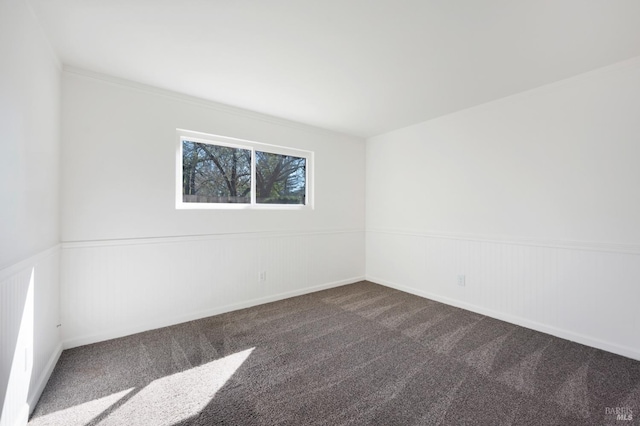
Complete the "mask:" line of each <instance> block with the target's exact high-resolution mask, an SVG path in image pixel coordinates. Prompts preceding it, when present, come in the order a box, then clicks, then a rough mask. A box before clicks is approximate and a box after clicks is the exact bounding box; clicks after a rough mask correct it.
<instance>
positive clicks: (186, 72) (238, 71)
mask: <svg viewBox="0 0 640 426" xmlns="http://www.w3.org/2000/svg"><path fill="white" fill-rule="evenodd" d="M30 3H31V4H32V6H33V8H34V11H35V12H36V15H37V16H38V18H39V19H40V21H41V23H42V25H43V27H44V30H45V32H46V33H47V35H48V37H49V38H50V40H51V42H52V44H53V45H54V48H55V49H56V50H57V52H58V54H59V55H60V58H61V59H62V61H63V62H64V63H65V64H66V65H70V66H73V67H79V68H83V69H87V70H91V71H96V72H101V73H105V74H109V75H112V76H116V77H121V78H125V79H129V80H133V81H137V82H141V83H145V84H149V85H153V86H157V87H161V88H164V89H169V90H174V91H177V92H181V93H185V94H188V95H193V96H197V97H200V98H204V99H209V100H213V101H217V102H221V103H225V104H229V105H233V106H237V107H241V108H246V109H249V110H253V111H258V112H262V113H266V114H270V115H274V116H278V117H283V118H287V119H290V120H295V121H299V122H302V123H308V124H312V125H315V126H320V127H324V128H328V129H332V130H336V131H341V132H345V133H350V134H354V135H359V136H372V135H377V134H380V133H384V132H387V131H390V130H394V129H397V128H400V127H404V126H407V125H410V124H413V123H417V122H420V121H424V120H427V119H430V118H434V117H437V116H440V115H443V114H447V113H450V112H453V111H457V110H460V109H463V108H467V107H470V106H473V105H477V104H480V103H483V102H487V101H490V100H493V99H497V98H501V97H504V96H507V95H510V94H514V93H518V92H521V91H523V90H527V89H531V88H534V87H537V86H540V85H543V84H546V83H551V82H554V81H557V80H560V79H563V78H566V77H570V76H573V75H576V74H579V73H582V72H585V71H589V70H592V69H595V68H599V67H602V66H605V65H609V64H612V63H614V62H617V61H621V60H624V59H628V58H631V57H635V56H640V1H638V0H521V1H514V0H317V1H311V0H55V1H52V0H30Z"/></svg>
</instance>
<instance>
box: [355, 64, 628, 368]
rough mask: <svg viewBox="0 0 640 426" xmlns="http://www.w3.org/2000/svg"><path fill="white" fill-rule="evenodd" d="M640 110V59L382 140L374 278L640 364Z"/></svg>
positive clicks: (376, 144) (372, 158)
mask: <svg viewBox="0 0 640 426" xmlns="http://www.w3.org/2000/svg"><path fill="white" fill-rule="evenodd" d="M638 111H640V59H636V60H632V61H627V62H625V63H620V64H617V65H614V66H611V67H608V68H605V69H601V70H598V71H595V72H592V73H589V74H585V75H581V76H577V77H574V78H571V79H568V80H565V81H562V82H559V83H556V84H553V85H549V86H545V87H542V88H539V89H536V90H533V91H529V92H525V93H522V94H518V95H515V96H512V97H509V98H505V99H502V100H498V101H495V102H491V103H488V104H485V105H482V106H478V107H475V108H471V109H468V110H465V111H461V112H458V113H455V114H451V115H448V116H445V117H441V118H438V119H435V120H431V121H427V122H423V123H420V124H417V125H414V126H411V127H407V128H404V129H401V130H397V131H394V132H391V133H388V134H384V135H380V136H377V137H374V138H371V139H370V140H369V141H368V142H367V172H366V176H367V180H366V186H367V190H366V200H367V204H366V215H367V219H366V223H367V277H368V278H369V279H371V280H373V281H376V282H380V283H385V284H388V285H391V286H395V287H399V288H403V289H406V290H409V291H413V292H415V293H419V294H423V295H427V296H429V297H433V298H436V299H440V300H444V301H447V302H448V303H452V304H457V305H460V306H464V307H467V308H470V309H472V310H477V311H480V312H485V313H489V314H490V315H493V316H497V317H501V318H505V319H508V320H510V321H513V322H517V323H521V324H524V325H527V326H530V327H533V328H538V329H541V330H544V331H547V332H551V333H552V334H556V335H561V336H563V337H567V338H570V339H573V340H578V341H581V342H583V343H587V344H590V345H593V346H598V347H602V348H604V349H607V350H611V351H613V352H617V353H622V354H625V355H627V356H632V357H635V358H640V335H639V334H638V333H637V330H638V329H639V328H640V320H639V319H638V316H637V315H634V312H637V309H638V303H640V285H638V284H639V281H640V221H638V218H639V217H640V197H638V196H637V193H638V188H637V185H638V182H640V167H638V159H639V158H640V120H639V119H638ZM458 274H466V280H467V284H466V286H465V287H460V286H457V285H456V277H457V275H458Z"/></svg>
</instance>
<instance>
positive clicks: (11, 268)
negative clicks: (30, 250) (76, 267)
mask: <svg viewBox="0 0 640 426" xmlns="http://www.w3.org/2000/svg"><path fill="white" fill-rule="evenodd" d="M60 247H61V244H60V243H58V244H56V245H54V246H51V247H49V248H47V249H44V250H41V251H39V252H37V253H35V254H32V255H30V256H28V257H25V258H23V259H22V260H19V261H17V262H14V263H10V264H8V265H7V266H5V267H4V268H2V269H0V281H4V280H5V279H6V278H8V277H10V276H12V275H15V274H17V273H19V272H21V271H23V270H24V269H27V268H31V267H33V265H35V264H36V263H39V262H41V261H42V260H43V259H46V258H47V257H49V256H51V255H53V254H55V252H56V251H57V250H58V249H60Z"/></svg>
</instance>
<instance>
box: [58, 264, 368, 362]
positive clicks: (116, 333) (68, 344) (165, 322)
mask: <svg viewBox="0 0 640 426" xmlns="http://www.w3.org/2000/svg"><path fill="white" fill-rule="evenodd" d="M363 280H364V276H358V277H352V278H348V279H345V280H340V281H334V282H330V283H326V284H320V285H317V286H313V287H307V288H303V289H299V290H293V291H287V292H284V293H279V294H275V295H272V296H266V297H259V298H256V299H251V300H248V301H245V302H239V303H233V304H230V305H225V306H220V307H216V308H212V309H207V310H203V311H198V312H192V313H189V314H185V315H179V316H175V317H173V318H158V319H157V320H155V321H150V322H146V323H144V324H138V325H135V326H131V327H125V328H119V329H114V330H110V331H106V332H101V333H97V334H91V335H86V336H82V337H76V338H73V339H69V340H65V341H63V342H62V344H63V348H64V349H71V348H75V347H77V346H84V345H89V344H92V343H96V342H102V341H105V340H110V339H116V338H119V337H124V336H129V335H131V334H136V333H141V332H143V331H149V330H154V329H157V328H162V327H168V326H171V325H176V324H181V323H183V322H188V321H193V320H197V319H201V318H206V317H210V316H214V315H220V314H224V313H227V312H232V311H237V310H240V309H245V308H250V307H252V306H257V305H262V304H265V303H270V302H275V301H278V300H283V299H288V298H290V297H295V296H301V295H303V294H308V293H314V292H316V291H320V290H326V289H329V288H333V287H340V286H343V285H347V284H353V283H356V282H358V281H363Z"/></svg>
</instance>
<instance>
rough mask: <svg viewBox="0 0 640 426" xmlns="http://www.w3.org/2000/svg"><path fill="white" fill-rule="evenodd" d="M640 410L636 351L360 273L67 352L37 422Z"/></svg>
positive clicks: (348, 420)
mask: <svg viewBox="0 0 640 426" xmlns="http://www.w3.org/2000/svg"><path fill="white" fill-rule="evenodd" d="M616 409H617V410H616ZM616 413H617V414H621V415H626V416H627V417H626V418H629V416H631V417H632V418H633V419H632V420H622V419H619V420H617V414H616ZM639 419H640V362H638V361H634V360H631V359H628V358H624V357H620V356H617V355H613V354H610V353H607V352H603V351H600V350H597V349H593V348H589V347H586V346H582V345H579V344H576V343H572V342H568V341H566V340H562V339H558V338H555V337H552V336H549V335H546V334H542V333H538V332H535V331H531V330H528V329H526V328H522V327H517V326H514V325H511V324H508V323H505V322H502V321H498V320H495V319H492V318H489V317H484V316H482V315H478V314H475V313H471V312H468V311H465V310H462V309H457V308H453V307H450V306H447V305H443V304H441V303H437V302H434V301H430V300H427V299H423V298H420V297H416V296H413V295H410V294H407V293H403V292H400V291H397V290H393V289H389V288H386V287H382V286H379V285H376V284H372V283H368V282H360V283H357V284H352V285H347V286H344V287H339V288H335V289H331V290H326V291H321V292H317V293H313V294H309V295H305V296H300V297H295V298H291V299H287V300H283V301H279V302H275V303H269V304H266V305H262V306H257V307H254V308H249V309H244V310H241V311H236V312H231V313H228V314H224V315H218V316H215V317H210V318H205V319H202V320H198V321H192V322H188V323H184V324H180V325H176V326H173V327H167V328H163V329H159V330H154V331H149V332H145V333H140V334H136V335H133V336H128V337H124V338H121V339H116V340H111V341H107V342H102V343H97V344H93V345H89V346H84V347H79V348H75V349H71V350H67V351H64V352H63V354H62V356H61V358H60V361H59V363H58V365H57V366H56V368H55V371H54V373H53V375H52V377H51V380H50V381H49V383H48V384H47V387H46V389H45V391H44V393H43V395H42V398H41V399H40V402H39V403H38V405H37V407H36V410H35V412H34V414H33V417H32V419H31V421H30V424H31V425H34V426H35V425H65V426H69V425H98V424H100V425H212V424H221V425H222V424H224V425H367V424H373V425H413V424H416V425H602V424H616V425H631V424H633V425H638V424H640V422H639Z"/></svg>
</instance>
